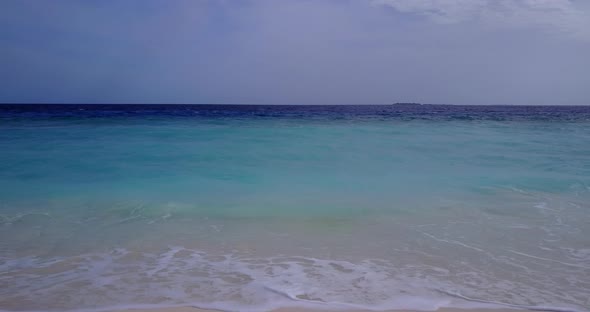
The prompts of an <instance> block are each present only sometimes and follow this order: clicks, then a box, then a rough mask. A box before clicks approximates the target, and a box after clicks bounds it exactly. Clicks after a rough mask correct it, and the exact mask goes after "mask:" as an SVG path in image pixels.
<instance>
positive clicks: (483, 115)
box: [0, 104, 590, 121]
mask: <svg viewBox="0 0 590 312" xmlns="http://www.w3.org/2000/svg"><path fill="white" fill-rule="evenodd" d="M0 116H1V117H2V118H7V119H10V118H27V117H46V118H66V117H79V118H100V117H158V116H160V117H206V118H311V119H353V120H357V119H399V120H414V119H419V120H499V121H507V120H546V121H548V120H556V121H588V120H590V106H508V105H498V106H490V105H486V106H482V105H179V104H161V105H140V104H138V105H128V104H93V105H83V104H0Z"/></svg>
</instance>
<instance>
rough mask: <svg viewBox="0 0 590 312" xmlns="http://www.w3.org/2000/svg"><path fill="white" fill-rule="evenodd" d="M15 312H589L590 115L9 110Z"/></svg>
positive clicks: (8, 271) (6, 304) (5, 237)
mask: <svg viewBox="0 0 590 312" xmlns="http://www.w3.org/2000/svg"><path fill="white" fill-rule="evenodd" d="M0 151H2V152H1V153H0V309H4V310H80V309H102V308H108V307H112V306H121V305H146V304H157V305H179V304H180V305H182V304H195V305H197V306H201V307H215V308H222V309H228V310H260V309H267V308H269V307H276V306H284V305H294V304H295V305H315V304H317V305H322V306H325V305H327V306H333V307H348V306H352V307H364V308H371V309H390V308H413V309H427V310H428V309H435V308H437V307H439V306H467V305H469V304H483V303H494V304H504V305H511V306H519V307H529V308H531V307H537V308H540V307H543V308H554V309H566V310H576V311H589V307H590V299H589V298H590V226H588V225H589V224H590V108H585V107H493V106H492V107H475V106H474V107H469V106H416V107H411V106H410V107H399V106H397V107H396V106H362V107H361V106H319V107H318V106H279V107H272V106H128V105H121V106H104V105H102V106H72V105H71V106H67V105H66V106H10V105H0Z"/></svg>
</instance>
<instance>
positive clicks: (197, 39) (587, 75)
mask: <svg viewBox="0 0 590 312" xmlns="http://www.w3.org/2000/svg"><path fill="white" fill-rule="evenodd" d="M589 2H590V1H585V0H578V1H568V0H439V1H436V0H242V1H239V0H225V1H223V0H103V1H82V0H77V1H76V0H52V1H40V0H3V1H1V2H0V82H1V84H0V102H66V103H77V102H83V103H86V102H89V103H105V102H106V103H112V102H114V103H260V104H370V103H375V104H379V103H382V104H387V103H392V102H396V101H419V102H424V103H453V104H590V87H589V86H590V58H589V57H588V55H590V3H589Z"/></svg>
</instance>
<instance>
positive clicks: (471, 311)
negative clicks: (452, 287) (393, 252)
mask: <svg viewBox="0 0 590 312" xmlns="http://www.w3.org/2000/svg"><path fill="white" fill-rule="evenodd" d="M220 311H222V310H215V309H201V308H195V307H172V308H137V309H135V308H129V309H116V310H108V312H220ZM315 311H342V312H376V311H381V312H402V311H403V312H422V311H419V310H411V309H389V310H364V309H330V308H326V309H319V308H316V309H313V308H299V307H285V308H278V309H271V310H268V312H315ZM515 311H523V310H519V309H515V308H439V309H437V310H434V312H515Z"/></svg>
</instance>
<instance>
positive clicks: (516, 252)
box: [506, 249, 590, 269]
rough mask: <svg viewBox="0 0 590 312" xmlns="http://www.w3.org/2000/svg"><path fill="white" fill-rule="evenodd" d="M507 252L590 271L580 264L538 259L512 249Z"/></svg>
mask: <svg viewBox="0 0 590 312" xmlns="http://www.w3.org/2000/svg"><path fill="white" fill-rule="evenodd" d="M506 250H507V251H509V252H511V253H514V254H517V255H521V256H524V257H529V258H533V259H538V260H544V261H551V262H555V263H560V264H563V265H567V266H571V267H575V268H582V269H590V267H587V266H584V265H579V264H574V263H568V262H563V261H559V260H553V259H549V258H543V257H537V256H533V255H529V254H526V253H524V252H519V251H514V250H510V249H506Z"/></svg>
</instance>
